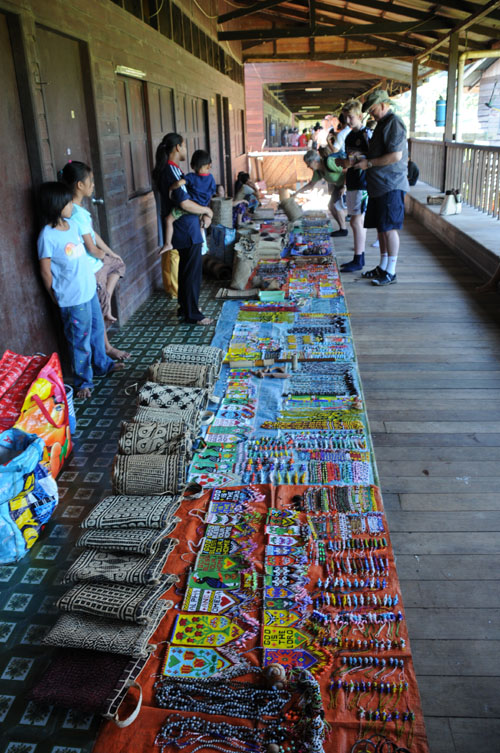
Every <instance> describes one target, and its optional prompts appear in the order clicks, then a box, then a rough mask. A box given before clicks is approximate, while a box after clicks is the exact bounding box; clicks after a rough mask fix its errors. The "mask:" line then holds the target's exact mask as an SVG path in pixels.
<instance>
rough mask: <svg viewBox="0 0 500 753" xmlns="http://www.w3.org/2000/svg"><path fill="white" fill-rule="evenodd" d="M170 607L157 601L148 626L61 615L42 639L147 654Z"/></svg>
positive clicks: (51, 643)
mask: <svg viewBox="0 0 500 753" xmlns="http://www.w3.org/2000/svg"><path fill="white" fill-rule="evenodd" d="M171 608H172V602H171V601H165V600H164V599H160V600H159V601H157V602H156V606H155V609H154V613H153V615H152V619H151V621H150V622H149V623H148V624H147V625H137V624H136V623H134V622H125V621H122V620H111V619H106V618H105V617H94V616H92V615H89V614H70V613H67V614H62V615H61V616H60V617H59V618H58V620H57V622H56V624H55V625H54V627H53V628H52V629H51V630H50V631H49V632H48V633H47V635H46V636H45V638H44V639H43V641H42V642H43V643H44V644H45V645H46V646H60V647H61V648H86V649H90V650H92V651H109V652H111V653H112V654H126V655H127V656H129V657H130V656H134V657H136V658H139V657H147V656H148V655H149V654H150V653H151V652H152V651H154V650H155V648H156V646H155V645H150V644H149V640H150V639H151V636H152V635H153V633H154V632H155V630H156V628H157V627H158V625H159V624H160V621H161V620H162V618H163V616H164V615H165V613H166V612H167V611H168V610H169V609H171Z"/></svg>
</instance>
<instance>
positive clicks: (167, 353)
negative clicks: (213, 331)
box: [161, 344, 224, 377]
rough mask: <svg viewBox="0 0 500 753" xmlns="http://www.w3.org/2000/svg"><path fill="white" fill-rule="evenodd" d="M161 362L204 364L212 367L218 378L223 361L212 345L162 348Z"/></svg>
mask: <svg viewBox="0 0 500 753" xmlns="http://www.w3.org/2000/svg"><path fill="white" fill-rule="evenodd" d="M161 360H162V361H163V362H164V363H172V362H174V363H204V364H209V365H211V366H213V367H214V370H215V376H216V377H218V376H219V374H220V370H221V367H222V362H223V360H224V353H223V351H222V350H221V349H220V348H216V347H215V346H214V345H177V344H170V345H166V346H165V347H164V348H162V352H161Z"/></svg>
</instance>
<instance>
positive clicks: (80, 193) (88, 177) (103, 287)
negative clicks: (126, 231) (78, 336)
mask: <svg viewBox="0 0 500 753" xmlns="http://www.w3.org/2000/svg"><path fill="white" fill-rule="evenodd" d="M61 178H62V180H63V181H64V183H66V185H67V186H68V187H69V188H70V190H71V191H72V193H73V214H72V216H71V218H72V219H73V220H74V221H75V222H76V224H77V226H78V229H79V230H80V234H81V236H82V238H83V242H84V244H85V249H86V251H87V254H88V256H89V261H90V264H91V267H92V269H93V271H94V274H95V277H96V283H97V297H98V299H99V303H100V306H101V311H102V315H103V318H104V323H105V325H106V326H109V325H110V324H113V323H114V322H116V319H115V317H114V316H113V314H112V313H111V298H112V296H113V293H114V290H115V287H116V285H117V283H118V280H119V279H120V278H121V277H123V276H124V275H125V269H126V268H125V264H124V262H123V259H122V258H121V256H118V254H115V252H114V251H112V250H111V249H110V248H109V246H108V245H107V244H106V243H105V242H104V241H103V239H102V238H101V236H100V235H98V234H97V233H96V232H95V231H94V228H93V223H92V215H91V214H90V212H89V211H88V210H87V209H85V207H84V206H83V200H84V199H90V197H91V196H92V194H93V193H94V175H93V172H92V168H91V167H89V166H88V165H86V164H85V163H83V162H78V161H76V160H75V161H74V162H68V163H67V164H66V165H65V166H64V167H63V169H62V170H61ZM104 343H105V347H106V353H107V354H108V356H110V358H116V359H117V360H118V361H122V360H125V359H127V358H130V353H127V352H126V351H124V350H119V349H118V348H114V347H113V346H112V345H111V343H110V342H109V340H108V335H107V333H106V329H105V330H104Z"/></svg>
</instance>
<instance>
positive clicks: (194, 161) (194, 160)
mask: <svg viewBox="0 0 500 753" xmlns="http://www.w3.org/2000/svg"><path fill="white" fill-rule="evenodd" d="M211 164H212V158H211V156H210V155H209V153H208V152H206V151H205V150H204V149H196V151H195V152H193V156H192V157H191V162H190V165H191V170H194V171H195V172H197V171H198V170H200V169H201V168H202V167H203V165H211Z"/></svg>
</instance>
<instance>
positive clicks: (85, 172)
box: [57, 160, 92, 193]
mask: <svg viewBox="0 0 500 753" xmlns="http://www.w3.org/2000/svg"><path fill="white" fill-rule="evenodd" d="M91 173H92V168H91V167H90V166H89V165H86V164H85V162H78V160H73V161H72V162H68V163H67V164H66V165H64V167H63V169H62V170H61V171H60V173H59V174H58V176H57V177H58V178H60V180H62V182H63V183H66V185H67V186H69V187H70V188H71V190H72V191H73V193H75V189H76V186H77V184H78V183H79V182H80V181H82V183H83V181H84V180H86V179H87V178H88V176H89V175H91Z"/></svg>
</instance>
